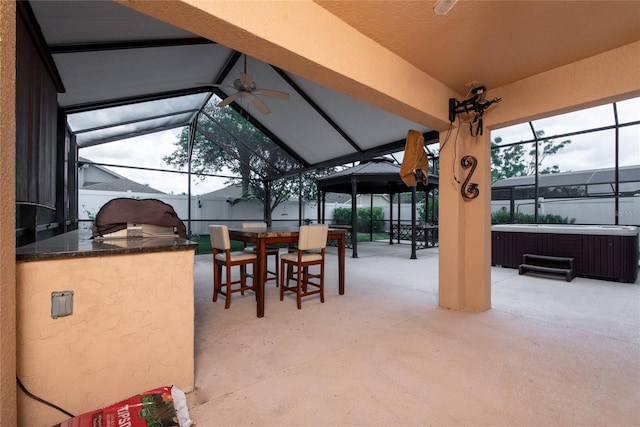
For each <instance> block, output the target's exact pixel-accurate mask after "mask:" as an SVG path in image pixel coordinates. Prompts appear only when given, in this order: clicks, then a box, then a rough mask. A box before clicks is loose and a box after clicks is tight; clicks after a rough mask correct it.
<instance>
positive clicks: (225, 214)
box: [78, 189, 411, 234]
mask: <svg viewBox="0 0 640 427" xmlns="http://www.w3.org/2000/svg"><path fill="white" fill-rule="evenodd" d="M120 197H127V198H135V199H158V200H162V201H163V202H165V203H167V204H169V205H171V206H172V207H173V209H174V210H175V211H176V213H177V214H178V217H180V219H182V221H184V223H185V224H186V225H187V226H189V225H190V226H191V227H190V229H191V233H192V234H207V233H208V231H207V226H208V225H209V223H211V222H216V223H224V224H227V225H229V226H238V225H240V223H241V222H247V221H262V220H263V217H264V214H263V208H262V203H261V202H259V201H257V200H240V201H237V202H236V201H234V200H233V199H231V198H226V197H220V196H215V195H212V194H209V195H206V194H205V195H201V196H192V197H191V223H190V224H188V218H189V208H188V204H187V203H188V201H187V196H186V195H172V194H161V193H158V194H155V193H134V192H126V193H124V192H117V191H96V190H83V189H80V190H79V198H78V206H79V208H78V211H79V212H78V218H79V219H80V220H81V222H80V226H81V227H82V228H89V227H91V220H93V218H94V217H95V215H96V214H97V213H98V211H99V210H100V208H101V207H102V206H104V204H105V203H107V202H108V201H110V200H112V199H116V198H120ZM382 203H384V200H382V199H381V200H380V201H378V202H377V203H376V204H377V205H378V206H375V205H374V207H380V208H382V210H383V215H384V219H385V220H386V221H388V220H389V204H388V203H386V204H382ZM337 207H341V208H349V209H350V208H351V202H350V201H348V202H346V203H342V204H339V203H327V204H326V206H325V221H326V222H327V223H330V222H331V221H332V220H333V210H334V209H335V208H337ZM368 207H370V204H369V203H363V204H359V205H358V208H368ZM400 213H401V220H402V221H411V204H406V203H403V204H401V207H400ZM271 219H272V220H273V221H274V223H275V224H277V225H292V226H297V225H298V223H299V205H298V200H297V199H292V200H289V201H287V202H285V203H282V204H281V205H278V206H277V207H276V209H275V210H274V211H273V212H272V213H271ZM302 219H303V220H305V219H308V220H311V221H312V222H317V221H318V208H317V203H315V202H304V203H303V207H302ZM393 220H394V222H396V221H397V220H398V207H397V203H394V206H393ZM385 229H386V230H387V231H388V230H389V224H388V222H387V223H386V225H385Z"/></svg>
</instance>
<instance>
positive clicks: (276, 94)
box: [253, 89, 290, 101]
mask: <svg viewBox="0 0 640 427" xmlns="http://www.w3.org/2000/svg"><path fill="white" fill-rule="evenodd" d="M253 93H257V94H258V95H262V96H268V97H270V98H278V99H284V100H287V101H288V100H289V98H290V97H289V94H288V93H286V92H279V91H277V90H271V89H256V90H254V91H253Z"/></svg>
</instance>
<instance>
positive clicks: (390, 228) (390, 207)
mask: <svg viewBox="0 0 640 427" xmlns="http://www.w3.org/2000/svg"><path fill="white" fill-rule="evenodd" d="M389 244H390V245H393V193H391V194H389Z"/></svg>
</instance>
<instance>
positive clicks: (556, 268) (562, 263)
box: [518, 254, 576, 282]
mask: <svg viewBox="0 0 640 427" xmlns="http://www.w3.org/2000/svg"><path fill="white" fill-rule="evenodd" d="M574 261H575V260H574V258H567V257H554V256H548V255H535V254H524V255H523V256H522V264H520V265H519V266H518V272H519V274H525V273H526V272H528V271H534V272H539V273H547V274H561V275H563V276H565V278H566V280H567V282H570V281H572V280H573V278H574V277H576V271H575V268H574Z"/></svg>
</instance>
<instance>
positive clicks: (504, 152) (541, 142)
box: [491, 130, 571, 183]
mask: <svg viewBox="0 0 640 427" xmlns="http://www.w3.org/2000/svg"><path fill="white" fill-rule="evenodd" d="M536 136H537V138H538V173H540V174H548V173H558V172H560V167H559V166H558V165H553V166H547V167H544V168H543V167H542V162H543V161H544V160H545V159H546V158H547V157H549V156H551V155H554V154H556V153H558V152H559V151H560V150H562V149H563V148H564V147H566V146H567V145H569V144H571V140H568V139H567V140H564V141H562V142H558V143H557V142H555V141H554V140H553V139H550V138H545V137H544V130H539V131H536ZM501 142H502V138H501V137H497V138H496V139H495V141H492V142H491V183H494V182H496V181H498V180H499V179H503V178H511V177H514V176H530V175H533V174H535V173H536V161H535V154H536V143H535V142H533V143H531V147H532V148H531V150H529V152H528V153H526V154H525V147H524V144H516V145H511V146H509V147H499V144H500V143H501Z"/></svg>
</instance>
